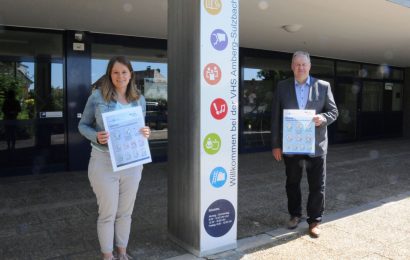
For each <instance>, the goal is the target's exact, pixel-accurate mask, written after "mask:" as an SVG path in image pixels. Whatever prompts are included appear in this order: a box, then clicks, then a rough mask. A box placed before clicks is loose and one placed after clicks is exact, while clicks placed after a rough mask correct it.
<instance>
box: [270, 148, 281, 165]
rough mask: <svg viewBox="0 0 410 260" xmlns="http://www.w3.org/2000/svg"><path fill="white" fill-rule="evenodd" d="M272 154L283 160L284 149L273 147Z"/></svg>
mask: <svg viewBox="0 0 410 260" xmlns="http://www.w3.org/2000/svg"><path fill="white" fill-rule="evenodd" d="M272 155H273V157H274V158H275V160H276V161H278V162H279V161H281V160H282V149H280V148H273V149H272Z"/></svg>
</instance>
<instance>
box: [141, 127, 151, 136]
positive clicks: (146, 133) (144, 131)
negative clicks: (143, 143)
mask: <svg viewBox="0 0 410 260" xmlns="http://www.w3.org/2000/svg"><path fill="white" fill-rule="evenodd" d="M140 132H141V134H142V135H143V136H144V137H145V138H149V135H150V134H151V129H150V128H149V127H148V126H144V127H143V128H141V129H140Z"/></svg>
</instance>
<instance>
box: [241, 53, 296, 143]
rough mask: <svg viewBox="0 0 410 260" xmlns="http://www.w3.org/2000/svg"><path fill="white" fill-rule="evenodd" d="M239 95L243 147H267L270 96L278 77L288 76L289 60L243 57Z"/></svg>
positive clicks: (270, 107) (281, 78) (269, 131)
mask: <svg viewBox="0 0 410 260" xmlns="http://www.w3.org/2000/svg"><path fill="white" fill-rule="evenodd" d="M244 66H245V68H244V76H243V78H244V80H243V82H244V85H243V97H242V111H243V123H242V129H243V135H242V136H243V137H242V138H243V144H244V148H245V149H260V148H265V149H266V148H267V147H270V145H271V144H270V138H271V111H272V97H273V92H274V90H275V88H276V84H277V83H278V81H280V80H283V79H286V78H288V77H289V76H291V70H290V61H288V60H274V59H263V58H253V57H252V58H245V64H244Z"/></svg>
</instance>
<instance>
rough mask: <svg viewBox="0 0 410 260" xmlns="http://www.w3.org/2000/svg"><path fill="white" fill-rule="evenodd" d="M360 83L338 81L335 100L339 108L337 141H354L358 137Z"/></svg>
mask: <svg viewBox="0 0 410 260" xmlns="http://www.w3.org/2000/svg"><path fill="white" fill-rule="evenodd" d="M359 91H360V85H359V83H338V84H337V86H336V88H335V91H334V92H335V94H334V95H335V100H336V105H337V107H338V109H339V118H338V119H337V120H336V133H335V141H336V142H344V141H353V140H356V138H357V105H358V104H357V100H358V95H359Z"/></svg>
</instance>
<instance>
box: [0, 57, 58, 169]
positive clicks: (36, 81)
mask: <svg viewBox="0 0 410 260" xmlns="http://www.w3.org/2000/svg"><path fill="white" fill-rule="evenodd" d="M0 67H1V70H0V82H1V87H0V104H1V114H0V154H1V156H0V175H1V176H11V175H16V174H38V173H44V172H49V171H54V170H64V168H65V138H64V120H63V102H64V99H63V97H64V89H63V80H62V74H63V73H62V71H63V66H62V64H61V63H57V62H51V61H46V60H39V61H33V62H4V61H3V62H2V61H0Z"/></svg>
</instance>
